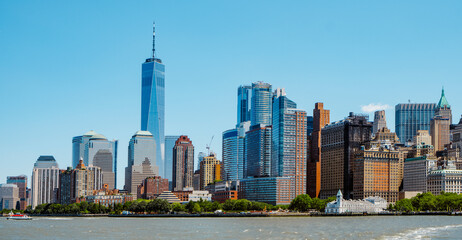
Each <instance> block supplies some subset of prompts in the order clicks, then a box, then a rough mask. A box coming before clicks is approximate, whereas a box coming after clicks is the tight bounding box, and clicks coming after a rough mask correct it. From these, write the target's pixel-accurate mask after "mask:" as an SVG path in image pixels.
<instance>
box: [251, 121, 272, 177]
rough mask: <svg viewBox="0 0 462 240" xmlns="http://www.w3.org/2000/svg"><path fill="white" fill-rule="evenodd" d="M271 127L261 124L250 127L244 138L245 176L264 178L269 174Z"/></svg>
mask: <svg viewBox="0 0 462 240" xmlns="http://www.w3.org/2000/svg"><path fill="white" fill-rule="evenodd" d="M271 134H272V127H271V126H265V125H262V124H259V125H254V126H252V127H250V130H249V131H248V132H247V133H246V136H245V165H246V169H245V171H246V172H245V176H246V177H264V176H266V177H267V176H270V174H271V149H272V146H271V145H272V144H271V139H272V138H271Z"/></svg>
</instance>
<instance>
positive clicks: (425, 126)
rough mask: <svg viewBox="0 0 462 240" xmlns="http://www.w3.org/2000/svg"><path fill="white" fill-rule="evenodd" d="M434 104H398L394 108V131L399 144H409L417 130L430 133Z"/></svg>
mask: <svg viewBox="0 0 462 240" xmlns="http://www.w3.org/2000/svg"><path fill="white" fill-rule="evenodd" d="M435 108H436V104H434V103H400V104H398V105H396V107H395V130H396V134H397V135H398V138H399V140H400V142H401V143H407V142H411V141H412V139H414V136H415V135H416V134H417V130H428V131H430V121H431V120H432V119H433V117H434V116H435Z"/></svg>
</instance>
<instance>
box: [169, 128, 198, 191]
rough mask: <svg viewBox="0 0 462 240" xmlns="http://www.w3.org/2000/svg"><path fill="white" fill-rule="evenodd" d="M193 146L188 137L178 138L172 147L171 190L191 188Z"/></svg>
mask: <svg viewBox="0 0 462 240" xmlns="http://www.w3.org/2000/svg"><path fill="white" fill-rule="evenodd" d="M193 174H194V146H193V144H192V141H191V140H190V139H189V138H188V136H185V135H182V136H180V137H179V138H178V139H177V140H176V142H175V146H174V147H173V169H172V188H173V189H174V191H182V190H183V188H186V187H193Z"/></svg>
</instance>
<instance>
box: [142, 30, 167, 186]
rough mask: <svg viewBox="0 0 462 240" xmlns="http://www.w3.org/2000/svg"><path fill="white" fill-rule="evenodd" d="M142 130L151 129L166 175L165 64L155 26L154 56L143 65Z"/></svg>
mask: <svg viewBox="0 0 462 240" xmlns="http://www.w3.org/2000/svg"><path fill="white" fill-rule="evenodd" d="M141 81H142V84H141V130H143V131H149V132H151V133H152V135H153V137H154V141H155V143H156V165H157V167H159V173H160V174H161V176H162V177H164V176H163V175H164V157H165V152H164V150H165V148H164V147H165V131H164V124H165V65H164V64H163V63H162V60H160V59H159V58H156V56H155V28H154V31H153V46H152V56H151V58H148V59H146V61H145V62H144V63H143V65H142V73H141Z"/></svg>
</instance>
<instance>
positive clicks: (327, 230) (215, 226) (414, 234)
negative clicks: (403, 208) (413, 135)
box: [0, 216, 462, 239]
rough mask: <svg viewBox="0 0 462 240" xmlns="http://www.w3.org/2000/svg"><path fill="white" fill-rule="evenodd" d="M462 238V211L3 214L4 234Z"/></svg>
mask: <svg viewBox="0 0 462 240" xmlns="http://www.w3.org/2000/svg"><path fill="white" fill-rule="evenodd" d="M90 238H92V239H95V238H96V239H462V216H365V217H268V218H107V217H100V218H96V217H95V218H77V217H74V218H72V217H70V218H67V217H66V218H59V217H36V218H34V219H33V220H32V221H11V220H6V219H5V218H0V239H90Z"/></svg>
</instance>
